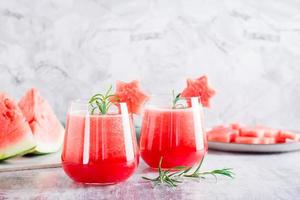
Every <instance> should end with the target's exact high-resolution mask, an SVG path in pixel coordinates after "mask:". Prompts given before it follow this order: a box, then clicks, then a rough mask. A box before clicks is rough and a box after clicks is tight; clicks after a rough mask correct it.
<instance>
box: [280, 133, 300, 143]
mask: <svg viewBox="0 0 300 200" xmlns="http://www.w3.org/2000/svg"><path fill="white" fill-rule="evenodd" d="M278 140H279V141H280V142H288V141H289V140H293V141H298V142H300V134H297V133H293V132H291V131H280V133H279V137H278Z"/></svg>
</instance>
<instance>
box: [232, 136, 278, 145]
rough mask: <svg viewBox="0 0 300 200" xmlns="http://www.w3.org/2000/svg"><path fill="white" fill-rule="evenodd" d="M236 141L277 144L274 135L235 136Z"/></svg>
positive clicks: (241, 142) (240, 142)
mask: <svg viewBox="0 0 300 200" xmlns="http://www.w3.org/2000/svg"><path fill="white" fill-rule="evenodd" d="M235 143H239V144H275V143H276V139H275V138H272V137H244V136H238V137H236V138H235Z"/></svg>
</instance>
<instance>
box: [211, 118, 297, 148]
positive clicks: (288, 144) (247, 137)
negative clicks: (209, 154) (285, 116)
mask: <svg viewBox="0 0 300 200" xmlns="http://www.w3.org/2000/svg"><path fill="white" fill-rule="evenodd" d="M207 138H208V147H209V149H214V150H221V151H232V152H249V153H251V152H252V153H280V152H289V151H297V150H300V133H298V132H296V131H286V130H281V129H275V128H269V127H266V126H246V125H241V124H238V123H233V124H229V125H219V126H215V127H213V128H211V129H209V130H208V131H207Z"/></svg>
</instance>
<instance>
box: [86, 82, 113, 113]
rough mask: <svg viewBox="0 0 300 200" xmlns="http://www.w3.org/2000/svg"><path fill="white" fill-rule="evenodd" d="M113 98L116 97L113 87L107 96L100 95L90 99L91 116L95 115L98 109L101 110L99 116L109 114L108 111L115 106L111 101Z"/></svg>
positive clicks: (106, 93)
mask: <svg viewBox="0 0 300 200" xmlns="http://www.w3.org/2000/svg"><path fill="white" fill-rule="evenodd" d="M112 97H115V95H114V94H112V86H110V87H109V88H108V90H107V91H106V92H105V94H101V93H98V94H95V95H94V96H92V97H91V98H90V99H89V104H90V106H91V114H92V115H93V114H95V111H96V110H97V109H98V110H99V114H102V115H105V114H107V111H108V109H109V108H110V106H111V105H112V104H113V103H112V102H111V100H110V99H111V98H112Z"/></svg>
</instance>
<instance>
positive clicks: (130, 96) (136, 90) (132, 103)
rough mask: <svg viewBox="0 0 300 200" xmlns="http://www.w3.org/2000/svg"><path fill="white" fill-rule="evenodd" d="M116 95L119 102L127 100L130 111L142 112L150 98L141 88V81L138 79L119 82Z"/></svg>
mask: <svg viewBox="0 0 300 200" xmlns="http://www.w3.org/2000/svg"><path fill="white" fill-rule="evenodd" d="M115 95H116V97H117V98H118V101H119V102H125V103H126V105H127V108H128V112H129V113H134V114H140V113H141V111H142V108H143V106H144V104H145V103H146V102H147V100H148V99H149V96H148V95H147V94H145V93H144V92H143V91H142V90H141V88H140V82H139V81H137V80H134V81H131V82H129V83H125V82H122V81H118V82H117V87H116V93H115Z"/></svg>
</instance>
